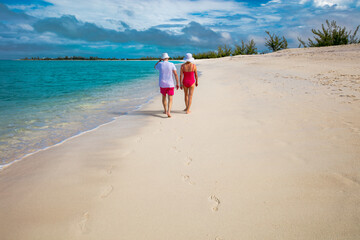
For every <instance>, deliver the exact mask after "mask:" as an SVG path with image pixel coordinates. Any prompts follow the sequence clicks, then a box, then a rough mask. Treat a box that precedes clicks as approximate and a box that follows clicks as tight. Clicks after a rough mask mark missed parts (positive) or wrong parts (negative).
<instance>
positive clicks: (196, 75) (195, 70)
mask: <svg viewBox="0 0 360 240" xmlns="http://www.w3.org/2000/svg"><path fill="white" fill-rule="evenodd" d="M194 72H195V80H196V81H195V86H196V87H197V86H198V74H197V68H196V65H195V69H194Z"/></svg>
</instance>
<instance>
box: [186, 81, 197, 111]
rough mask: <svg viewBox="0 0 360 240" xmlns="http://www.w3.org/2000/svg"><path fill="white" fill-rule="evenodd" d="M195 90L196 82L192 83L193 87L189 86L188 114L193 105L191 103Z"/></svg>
mask: <svg viewBox="0 0 360 240" xmlns="http://www.w3.org/2000/svg"><path fill="white" fill-rule="evenodd" d="M194 90H195V84H194V85H192V86H191V87H189V96H188V104H187V110H186V114H189V113H190V107H191V103H192V97H193V94H194Z"/></svg>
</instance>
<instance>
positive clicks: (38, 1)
mask: <svg viewBox="0 0 360 240" xmlns="http://www.w3.org/2000/svg"><path fill="white" fill-rule="evenodd" d="M359 16H360V0H286V1H285V0H258V1H241V0H223V1H220V0H182V1H170V0H157V1H153V0H137V1H134V0H75V1H74V0H0V59H17V58H21V57H31V56H40V57H43V56H50V57H57V56H65V55H68V56H74V55H76V56H99V57H117V58H123V57H141V56H159V55H160V54H161V52H168V53H169V54H170V55H172V56H176V55H184V54H185V53H186V52H192V53H197V52H203V51H208V50H215V49H216V48H217V46H218V45H222V44H229V45H234V44H237V43H239V42H241V40H244V41H248V40H250V39H254V40H255V42H256V44H257V47H258V49H259V50H260V51H265V50H266V48H265V46H264V42H265V35H266V34H265V31H270V32H273V33H277V34H279V35H284V36H285V37H286V38H287V39H288V41H289V47H297V46H298V41H297V37H299V36H300V37H302V38H303V39H306V38H307V37H310V36H312V34H311V29H312V28H319V27H320V26H321V24H322V23H324V22H325V20H326V19H329V20H336V21H337V22H338V24H339V25H341V26H346V27H347V28H348V29H355V27H356V26H357V25H358V24H360V17H359Z"/></svg>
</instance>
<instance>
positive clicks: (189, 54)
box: [184, 53, 195, 62]
mask: <svg viewBox="0 0 360 240" xmlns="http://www.w3.org/2000/svg"><path fill="white" fill-rule="evenodd" d="M184 61H185V62H193V61H195V59H194V58H193V56H192V54H191V53H187V54H186V55H185V57H184Z"/></svg>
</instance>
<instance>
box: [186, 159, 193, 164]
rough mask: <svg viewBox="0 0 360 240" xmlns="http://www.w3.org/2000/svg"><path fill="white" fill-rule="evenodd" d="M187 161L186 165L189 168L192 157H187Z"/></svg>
mask: <svg viewBox="0 0 360 240" xmlns="http://www.w3.org/2000/svg"><path fill="white" fill-rule="evenodd" d="M186 160H187V161H186V165H187V166H189V165H190V164H191V162H192V158H191V157H187V158H186Z"/></svg>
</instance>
